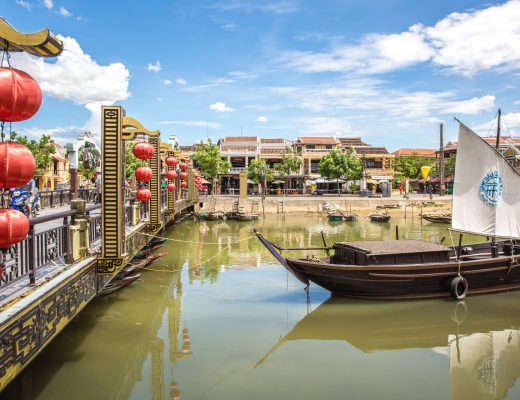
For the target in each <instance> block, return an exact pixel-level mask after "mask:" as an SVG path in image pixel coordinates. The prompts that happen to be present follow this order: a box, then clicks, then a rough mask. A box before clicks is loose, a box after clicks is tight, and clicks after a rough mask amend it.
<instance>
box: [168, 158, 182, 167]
mask: <svg viewBox="0 0 520 400" xmlns="http://www.w3.org/2000/svg"><path fill="white" fill-rule="evenodd" d="M165 162H166V165H167V166H168V167H175V166H176V165H177V163H178V162H179V160H177V159H176V158H175V157H168V158H167V159H166V160H165Z"/></svg>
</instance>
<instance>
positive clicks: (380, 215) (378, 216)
mask: <svg viewBox="0 0 520 400" xmlns="http://www.w3.org/2000/svg"><path fill="white" fill-rule="evenodd" d="M368 218H370V221H373V222H388V221H390V214H388V213H387V212H374V213H371V214H368Z"/></svg>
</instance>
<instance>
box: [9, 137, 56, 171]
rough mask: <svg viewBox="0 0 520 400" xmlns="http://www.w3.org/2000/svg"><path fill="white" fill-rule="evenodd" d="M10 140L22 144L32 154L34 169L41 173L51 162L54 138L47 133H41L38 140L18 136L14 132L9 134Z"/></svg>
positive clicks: (54, 148)
mask: <svg viewBox="0 0 520 400" xmlns="http://www.w3.org/2000/svg"><path fill="white" fill-rule="evenodd" d="M11 141H12V142H15V143H19V144H23V145H24V146H26V147H27V148H28V149H29V150H31V153H32V154H33V156H34V160H35V161H36V171H38V172H39V173H43V172H44V171H45V170H46V169H47V168H49V167H50V165H51V163H52V156H53V154H54V153H55V152H56V147H55V146H54V140H53V139H52V138H51V137H50V136H49V135H42V137H41V138H40V140H38V141H37V140H34V139H28V138H27V136H18V135H17V134H16V132H13V133H12V134H11Z"/></svg>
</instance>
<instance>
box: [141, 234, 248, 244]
mask: <svg viewBox="0 0 520 400" xmlns="http://www.w3.org/2000/svg"><path fill="white" fill-rule="evenodd" d="M135 233H138V234H140V235H144V236H149V237H152V238H156V239H161V240H169V241H171V242H181V243H193V244H221V245H227V244H235V243H240V242H244V241H246V240H249V239H251V238H252V237H255V236H256V233H253V234H252V235H251V236H248V237H246V238H245V239H240V240H236V241H234V242H229V243H226V242H222V243H218V242H197V241H191V240H180V239H172V238H167V237H163V236H157V235H151V234H149V233H145V232H139V231H135Z"/></svg>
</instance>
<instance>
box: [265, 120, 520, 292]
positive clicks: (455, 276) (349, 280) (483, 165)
mask: <svg viewBox="0 0 520 400" xmlns="http://www.w3.org/2000/svg"><path fill="white" fill-rule="evenodd" d="M498 125H500V123H499V124H498ZM475 154H478V155H479V157H475ZM455 169H456V172H455V182H454V191H453V211H452V213H453V220H452V228H453V229H455V230H458V231H460V232H470V233H475V234H479V235H482V236H488V237H492V238H493V239H492V240H491V241H490V242H486V243H480V244H476V245H471V246H463V245H462V234H461V235H460V239H459V244H458V246H455V245H454V244H453V245H452V246H451V247H445V246H442V245H440V244H436V243H430V242H425V241H421V240H401V241H399V240H388V241H360V242H339V243H335V244H334V245H333V246H330V247H329V246H328V245H327V242H326V240H325V236H324V235H323V233H322V237H323V244H324V245H323V247H310V248H291V249H284V248H282V247H280V246H278V245H276V244H274V243H272V242H270V241H269V240H267V239H266V238H265V237H263V236H262V235H261V234H260V233H259V232H258V231H257V230H255V232H256V234H257V237H258V238H259V239H260V241H261V242H262V243H263V244H264V245H265V246H266V248H267V249H268V250H269V251H270V252H271V253H272V254H273V255H274V256H275V258H276V259H277V260H278V261H279V262H280V263H281V264H282V265H283V266H284V267H285V268H287V270H288V271H290V272H291V273H292V274H293V275H294V276H295V277H296V278H298V279H299V280H300V281H301V282H303V283H304V284H305V285H307V286H308V285H309V282H314V283H316V284H317V285H320V286H322V287H324V288H325V289H328V290H330V291H331V292H332V293H333V294H336V295H340V296H348V297H358V298H367V299H424V298H435V297H445V296H450V295H451V296H452V297H453V298H454V299H457V300H460V299H463V298H464V297H466V295H468V294H469V295H473V294H484V293H497V292H506V291H510V290H516V289H520V256H518V255H520V210H519V206H520V192H519V191H518V188H519V187H520V175H519V173H518V172H517V171H516V170H515V169H514V168H513V167H512V166H511V164H509V163H508V162H507V160H505V159H504V158H503V157H502V155H501V154H500V153H499V152H498V151H496V150H495V149H494V148H493V147H491V146H490V145H489V144H488V143H487V142H485V141H484V140H483V139H482V138H481V137H480V136H478V135H477V134H476V133H474V132H473V131H471V130H470V129H469V128H467V127H466V126H465V125H464V124H462V123H460V126H459V140H458V148H457V164H456V168H455ZM482 177H484V178H482ZM497 237H502V238H504V237H507V238H509V239H508V240H505V241H499V240H497V239H496V238H497ZM286 250H309V251H316V250H321V251H325V253H326V257H320V258H317V257H315V256H314V255H313V256H308V257H307V258H290V257H283V256H282V255H281V251H286ZM331 251H333V254H331Z"/></svg>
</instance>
